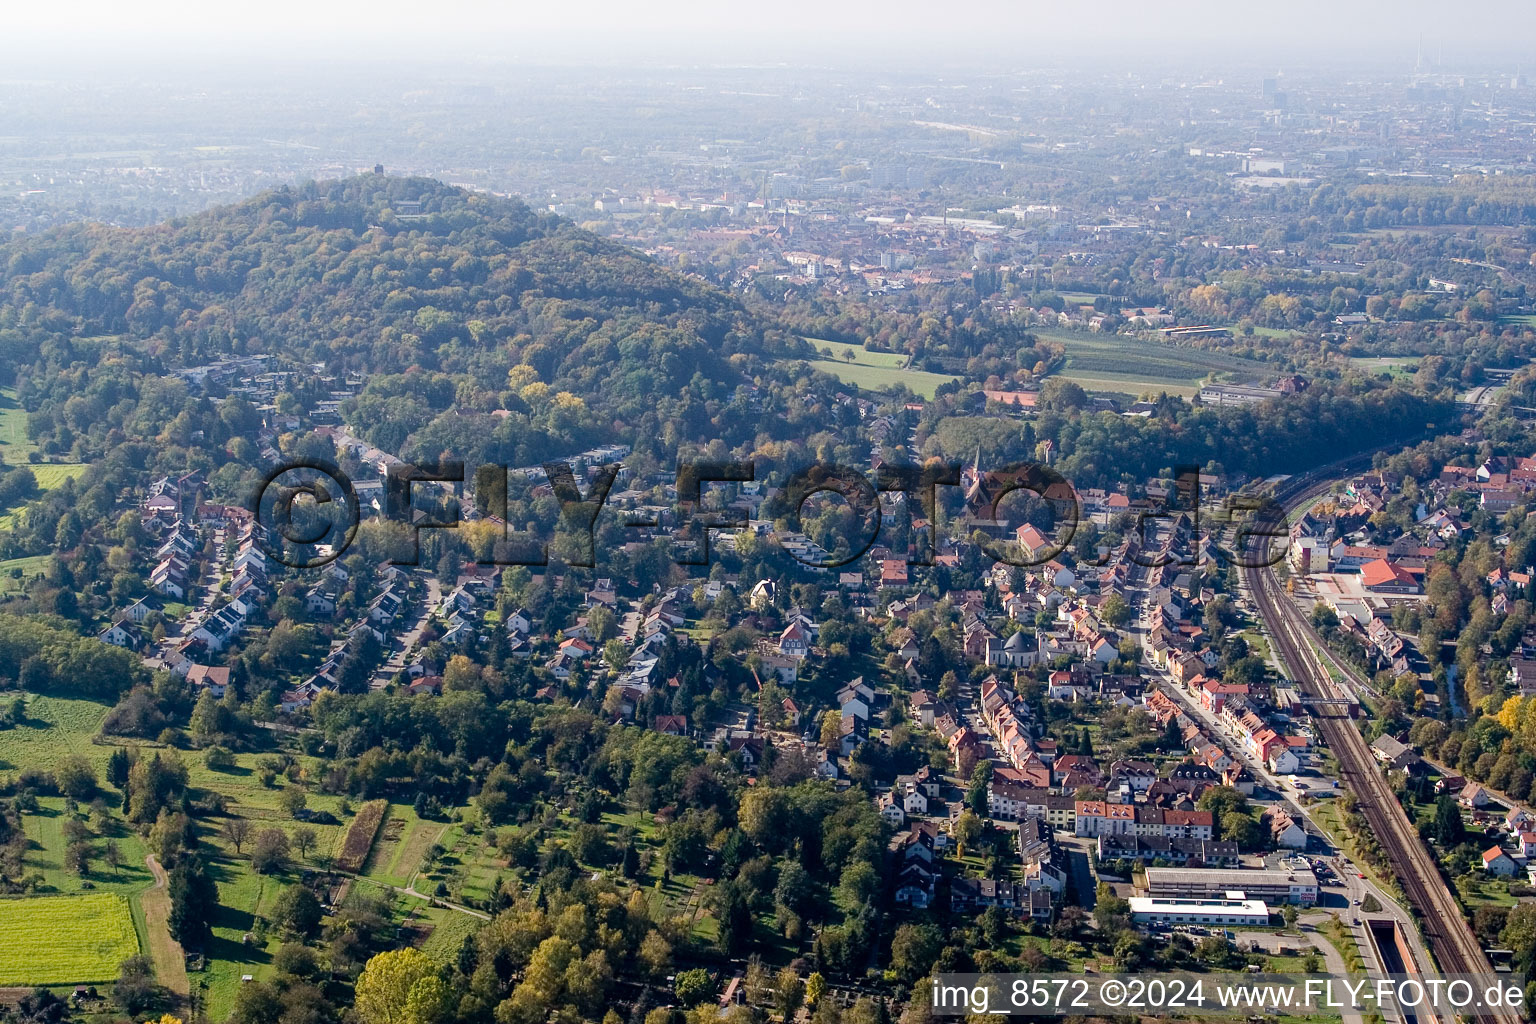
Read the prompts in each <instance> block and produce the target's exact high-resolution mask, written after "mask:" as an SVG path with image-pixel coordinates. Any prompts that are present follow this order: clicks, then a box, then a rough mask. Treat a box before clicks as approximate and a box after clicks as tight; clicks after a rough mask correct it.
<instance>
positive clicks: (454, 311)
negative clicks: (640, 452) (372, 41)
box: [0, 175, 765, 448]
mask: <svg viewBox="0 0 1536 1024" xmlns="http://www.w3.org/2000/svg"><path fill="white" fill-rule="evenodd" d="M764 337H765V334H764V331H763V329H762V327H761V325H760V324H758V323H757V322H756V321H755V320H754V319H753V317H752V316H751V315H750V314H748V313H746V312H745V311H744V310H743V309H742V308H741V307H740V306H739V304H737V302H736V301H735V300H734V299H733V298H732V297H731V296H729V295H727V294H726V293H724V292H721V291H719V290H717V289H715V288H713V287H711V286H709V285H707V284H704V283H701V282H699V281H697V280H694V279H691V278H689V277H686V276H684V275H682V274H679V273H676V272H674V271H671V270H668V269H665V268H663V267H661V266H660V265H658V264H657V263H656V262H655V261H653V260H650V259H648V258H647V257H645V256H644V255H642V254H639V253H636V252H634V251H633V250H631V249H628V248H625V247H623V246H620V245H617V244H615V243H612V242H609V241H606V240H603V239H601V238H598V237H597V236H595V235H593V234H591V233H589V232H586V231H582V230H580V229H578V228H576V227H575V226H573V225H572V224H571V223H570V222H568V221H565V220H562V219H560V218H558V217H555V216H553V215H549V214H542V213H537V212H535V211H533V210H531V209H530V208H529V207H528V206H526V205H525V204H523V203H521V202H519V201H517V200H513V199H501V198H495V197H490V196H485V195H480V194H475V193H471V192H467V191H465V190H463V189H458V188H453V187H449V186H446V185H443V184H442V183H440V182H436V181H432V180H429V179H422V178H391V177H387V176H384V175H365V176H362V177H356V178H351V179H347V180H343V181H331V182H321V183H311V184H308V185H304V186H299V187H294V188H283V189H277V190H274V191H271V192H266V193H263V194H262V195H259V196H257V197H255V198H253V199H251V200H249V201H247V202H244V203H240V204H238V205H234V206H227V207H221V208H218V209H214V210H210V211H208V212H206V213H202V214H198V215H196V216H193V217H188V218H185V219H182V220H177V221H173V222H171V223H168V224H165V225H160V226H156V227H150V228H131V229H130V228H113V227H108V226H103V225H99V224H80V225H73V226H69V227H65V228H60V229H58V230H55V231H51V232H48V233H46V234H42V235H38V236H36V237H30V238H20V239H17V240H13V241H11V242H8V243H7V244H5V245H3V246H0V382H9V381H10V380H12V379H16V380H18V381H19V382H20V383H21V385H22V391H23V396H24V400H26V401H27V404H28V405H29V406H30V407H37V406H39V405H44V406H45V405H47V404H48V403H47V399H48V398H49V397H54V398H57V399H58V400H59V401H61V402H62V401H64V400H67V398H68V397H69V395H68V394H65V395H59V396H50V395H47V394H43V393H41V392H44V391H46V390H47V389H48V388H50V387H58V386H64V387H67V388H68V389H69V391H70V393H72V394H79V393H81V392H82V391H87V392H88V391H89V390H90V387H91V384H92V381H93V380H94V378H95V374H94V373H92V374H89V375H88V376H89V377H90V378H91V379H86V380H82V379H80V378H79V376H78V374H79V371H80V368H81V366H82V365H84V366H87V367H90V368H91V369H92V370H94V369H95V368H97V367H98V366H99V365H100V364H102V363H103V362H105V361H106V360H107V359H108V357H109V354H110V357H112V358H116V359H121V360H125V361H126V362H128V363H129V365H130V368H131V369H132V370H134V371H136V372H140V373H148V374H163V373H165V372H167V371H169V370H173V369H176V368H178V367H186V366H196V365H201V364H205V363H209V362H213V361H216V360H218V359H221V358H224V357H226V356H229V355H232V354H247V353H259V352H270V353H280V354H282V355H285V356H289V357H293V358H297V359H302V360H304V361H308V362H316V363H324V364H325V365H326V367H327V368H328V369H329V370H330V371H332V372H347V373H366V374H369V375H371V376H379V377H386V378H387V376H388V375H403V374H410V375H412V376H413V377H417V378H421V380H412V381H405V380H401V381H397V382H394V383H390V382H389V381H387V380H385V381H384V382H383V383H382V388H381V390H379V391H378V392H377V393H374V394H370V393H367V392H365V394H364V395H363V396H362V399H361V401H360V402H359V407H358V409H357V410H355V411H356V412H357V413H358V415H359V417H360V423H359V425H360V426H362V427H364V428H369V427H371V426H373V424H370V423H369V422H368V420H369V419H370V417H369V416H368V408H369V404H370V402H371V403H373V404H374V405H377V404H379V403H381V402H389V401H391V400H392V399H394V398H395V397H401V396H403V397H404V398H405V399H406V401H405V402H403V403H397V404H399V405H400V408H397V409H394V410H393V413H396V414H398V415H392V416H390V417H386V418H388V419H389V420H390V426H389V431H388V432H389V433H390V434H391V435H392V436H389V437H382V436H381V437H379V438H378V440H379V441H380V442H381V443H387V444H389V445H390V447H393V448H399V447H400V446H401V445H403V443H404V441H405V437H406V436H407V435H409V434H411V433H414V432H415V431H416V430H419V429H421V428H423V427H425V426H427V425H428V424H429V423H431V422H432V421H433V420H434V419H435V418H436V417H438V416H439V415H440V414H442V413H444V412H445V411H446V410H447V407H448V404H450V403H449V402H435V401H433V400H432V399H431V397H430V396H431V395H433V394H437V393H442V392H444V391H445V390H446V396H445V397H447V398H449V399H450V401H451V404H452V405H453V406H454V408H455V410H456V412H457V413H458V414H462V415H470V416H472V415H473V414H475V413H477V412H479V413H486V414H489V413H491V412H493V411H503V410H508V409H510V410H511V412H512V413H514V414H520V415H523V416H525V417H527V418H526V419H525V420H524V422H525V424H526V423H528V422H529V421H530V420H537V419H538V418H539V417H540V416H541V415H542V413H543V412H544V411H545V408H544V407H545V406H546V405H553V404H554V403H555V400H556V399H558V400H559V408H558V409H556V410H555V411H556V412H557V413H558V416H557V417H556V418H557V419H559V421H560V422H559V423H558V424H552V425H551V424H546V425H547V426H553V427H554V429H555V432H556V433H572V434H580V433H581V432H582V428H583V427H587V428H591V429H592V430H594V431H598V432H601V431H605V430H609V429H611V424H612V423H613V422H614V421H615V420H628V421H629V422H636V421H637V420H638V418H639V417H640V415H641V414H642V413H643V412H645V411H648V410H649V411H653V412H654V411H655V409H656V396H658V395H678V394H679V392H681V391H684V390H685V389H687V388H688V386H689V385H690V383H693V384H695V385H701V384H710V385H714V388H713V390H714V391H716V392H720V393H727V394H728V393H729V391H730V389H732V388H734V387H735V385H736V384H737V383H739V382H740V381H741V380H742V375H743V372H744V371H745V370H747V369H749V368H750V366H751V365H752V364H753V362H754V360H753V359H752V357H755V356H756V355H757V354H758V353H759V352H760V350H761V347H762V345H763V343H764ZM100 338H111V339H112V343H111V346H110V353H109V352H107V351H104V350H103V348H102V347H101V345H100V343H99V342H96V341H94V340H93V339H100ZM732 356H738V357H740V359H739V360H738V364H739V365H738V366H736V367H732V366H731V365H730V362H731V357H732ZM509 373H510V376H509ZM45 382H47V383H45ZM434 382H435V383H434ZM444 383H446V389H445V388H444V387H442V386H440V385H442V384H444ZM694 390H695V392H697V391H698V387H695V389H694ZM562 393H564V396H565V397H560V396H561V395H562ZM501 415H503V416H505V412H501ZM378 425H379V426H380V427H381V428H382V422H381V423H380V424H378ZM45 426H46V424H45ZM472 432H475V433H483V425H480V424H476V425H475V426H474V427H473V428H472ZM434 443H437V442H436V441H434Z"/></svg>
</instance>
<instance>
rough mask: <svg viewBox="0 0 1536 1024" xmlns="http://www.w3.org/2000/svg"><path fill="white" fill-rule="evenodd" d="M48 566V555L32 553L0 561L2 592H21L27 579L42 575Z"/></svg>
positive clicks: (0, 587) (0, 592)
mask: <svg viewBox="0 0 1536 1024" xmlns="http://www.w3.org/2000/svg"><path fill="white" fill-rule="evenodd" d="M47 568H48V556H47V555H30V556H28V557H26V558H11V559H7V560H6V561H3V562H0V594H16V593H20V592H21V591H22V590H23V589H24V588H25V587H26V583H27V580H29V579H31V578H32V577H33V576H41V575H42V574H43V572H44V571H45V570H46V569H47Z"/></svg>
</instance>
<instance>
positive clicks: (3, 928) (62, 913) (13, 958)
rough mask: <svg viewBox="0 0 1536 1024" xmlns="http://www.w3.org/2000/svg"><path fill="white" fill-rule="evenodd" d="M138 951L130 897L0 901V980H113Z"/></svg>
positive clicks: (38, 982)
mask: <svg viewBox="0 0 1536 1024" xmlns="http://www.w3.org/2000/svg"><path fill="white" fill-rule="evenodd" d="M138 952H139V939H138V935H137V934H136V933H135V931H134V928H133V915H132V914H131V913H129V910H128V900H127V899H125V898H124V897H123V896H121V895H117V894H113V893H92V894H90V895H86V896H41V897H29V898H25V899H14V900H5V901H3V902H0V985H72V984H84V983H89V982H105V981H111V980H112V979H114V978H116V977H117V969H118V965H119V964H120V963H122V962H123V961H124V960H126V959H127V958H128V957H130V956H135V955H137V954H138Z"/></svg>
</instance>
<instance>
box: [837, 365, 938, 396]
mask: <svg viewBox="0 0 1536 1024" xmlns="http://www.w3.org/2000/svg"><path fill="white" fill-rule="evenodd" d="M811 366H812V367H814V368H815V369H818V370H820V371H821V372H822V373H827V374H831V375H832V376H834V377H836V378H837V379H838V380H840V381H842V382H843V383H844V384H852V385H853V386H854V387H858V388H866V389H868V390H870V391H885V390H887V389H889V388H896V387H901V386H903V385H905V386H906V387H907V388H909V389H911V391H912V393H913V394H914V395H918V396H919V397H922V398H932V397H933V394H934V391H936V390H937V389H938V387H939V385H940V384H948V383H949V382H950V381H952V380H955V379H957V378H955V377H946V376H945V375H944V374H942V373H929V372H927V371H926V370H904V369H900V368H898V367H892V366H869V365H866V364H864V363H858V362H854V363H842V362H832V361H831V360H827V359H817V360H815V361H813V362H812V363H811Z"/></svg>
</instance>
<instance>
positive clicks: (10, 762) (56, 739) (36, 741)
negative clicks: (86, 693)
mask: <svg viewBox="0 0 1536 1024" xmlns="http://www.w3.org/2000/svg"><path fill="white" fill-rule="evenodd" d="M106 715H107V707H106V705H104V704H97V703H96V702H95V701H89V700H72V699H70V698H67V697H47V696H43V695H37V696H34V697H32V698H31V699H29V700H28V701H27V720H26V722H25V723H24V724H21V725H16V726H12V727H11V728H9V729H0V771H16V770H18V769H20V768H41V769H43V770H44V771H48V770H51V769H52V768H53V767H54V766H55V765H56V764H58V761H59V758H61V757H63V756H64V755H66V754H82V755H84V756H85V757H86V759H87V760H89V761H90V762H91V763H92V764H94V765H95V766H96V771H97V773H98V774H100V773H101V772H103V771H104V770H105V768H106V763H107V758H108V757H109V756H110V755H111V753H112V748H111V747H99V746H96V745H94V744H93V743H91V737H92V736H94V735H95V734H96V730H97V729H99V728H101V720H102V719H103V718H105V717H106Z"/></svg>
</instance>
